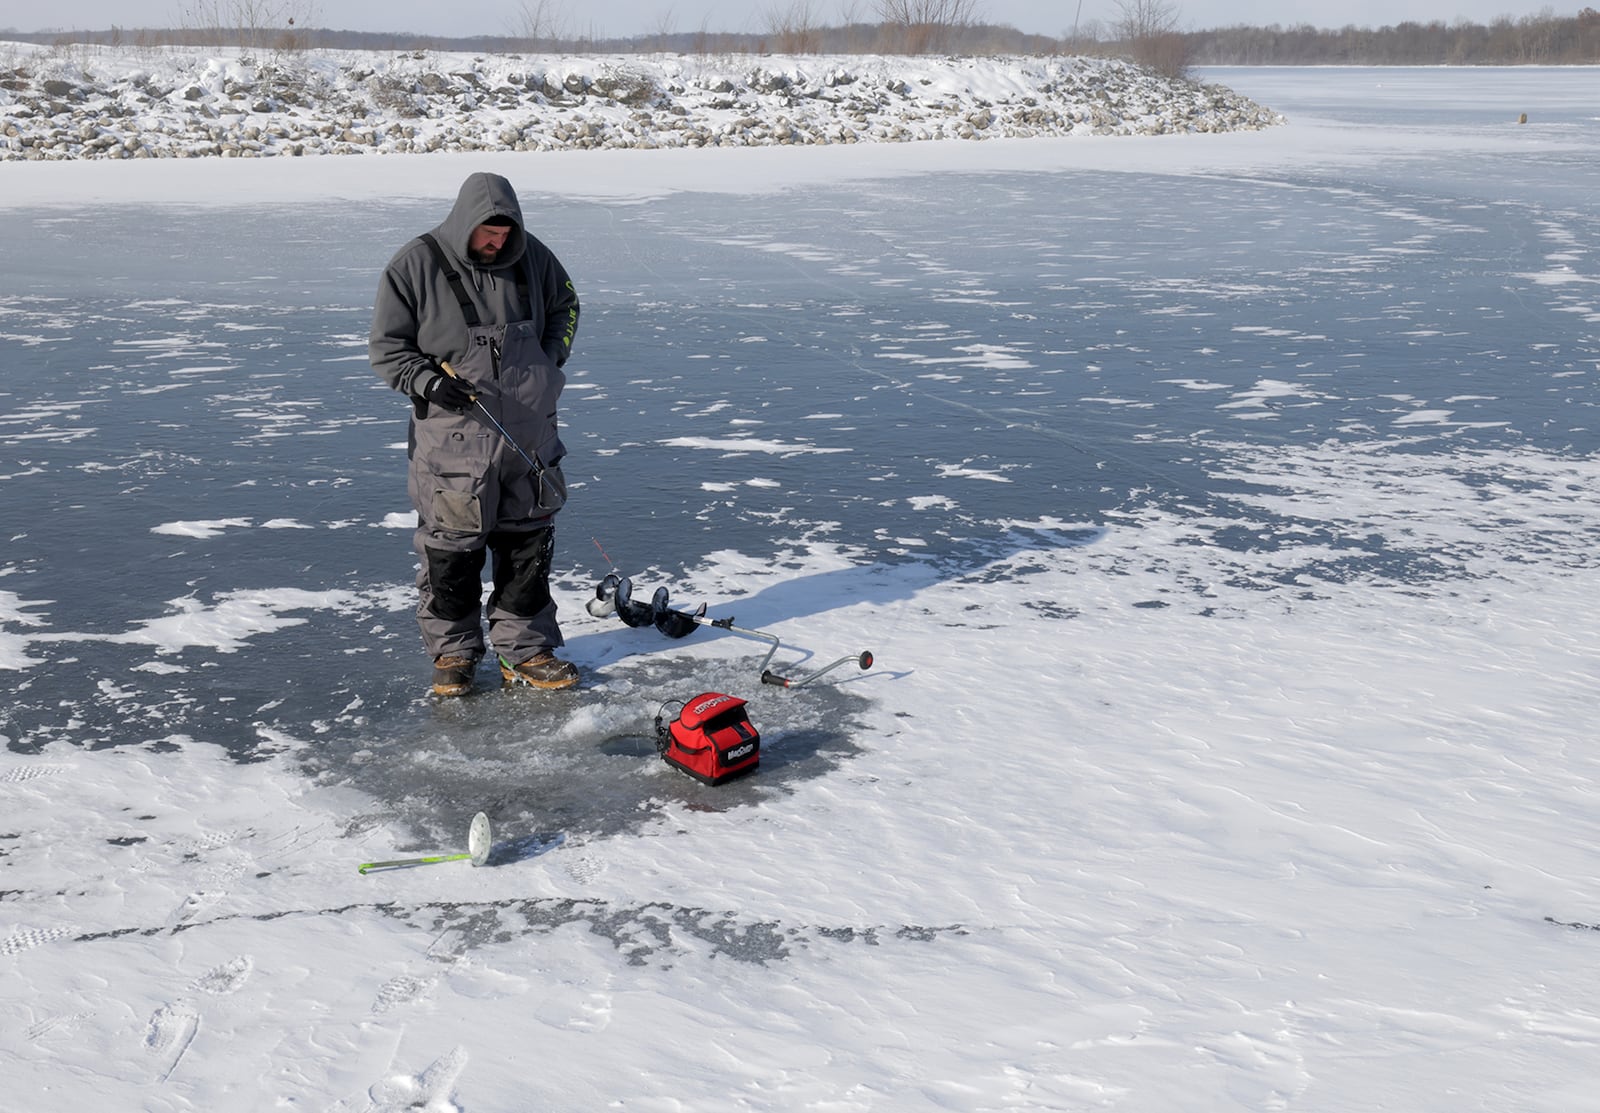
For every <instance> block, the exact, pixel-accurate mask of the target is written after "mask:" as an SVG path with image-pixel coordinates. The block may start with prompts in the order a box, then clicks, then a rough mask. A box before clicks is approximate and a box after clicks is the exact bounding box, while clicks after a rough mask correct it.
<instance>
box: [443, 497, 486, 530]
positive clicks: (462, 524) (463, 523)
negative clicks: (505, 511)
mask: <svg viewBox="0 0 1600 1113" xmlns="http://www.w3.org/2000/svg"><path fill="white" fill-rule="evenodd" d="M433 523H434V525H435V526H437V527H438V528H439V529H443V530H450V531H451V532H454V533H481V532H483V506H482V504H480V503H479V502H478V496H477V495H476V494H474V493H473V492H472V491H454V490H451V489H450V488H448V487H440V486H435V487H434V489H433Z"/></svg>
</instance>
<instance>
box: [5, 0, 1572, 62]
mask: <svg viewBox="0 0 1600 1113" xmlns="http://www.w3.org/2000/svg"><path fill="white" fill-rule="evenodd" d="M1156 2H1157V3H1158V5H1159V4H1161V3H1162V2H1163V0H1156ZM1173 10H1175V8H1174V9H1173ZM289 23H290V24H293V23H294V20H292V19H291V20H290V21H289ZM531 29H532V28H530V30H531ZM907 30H908V29H907V28H906V27H905V26H897V25H893V24H870V23H851V24H848V25H846V26H840V27H823V26H816V25H812V24H809V23H808V24H804V25H796V24H795V23H793V22H785V21H782V20H774V21H773V25H772V26H771V27H770V28H769V29H768V30H767V31H765V32H726V33H723V32H710V31H705V30H701V31H685V32H673V31H665V30H664V31H660V32H656V33H652V34H648V35H640V36H635V37H632V38H599V37H593V36H582V35H577V36H573V35H536V34H529V35H516V34H507V35H479V36H470V37H465V38H444V37H440V36H436V35H413V34H401V33H394V32H366V31H337V30H330V29H326V28H317V27H307V26H303V25H302V26H298V27H296V26H287V27H285V26H278V27H265V26H253V27H219V26H187V27H181V28H135V29H129V28H121V27H112V28H110V29H108V30H104V31H51V32H21V31H11V30H6V29H3V28H0V39H8V40H13V41H19V42H35V43H43V44H47V45H57V46H65V45H69V44H73V43H93V44H101V45H109V46H131V47H139V48H154V47H162V46H199V47H213V48H214V47H223V46H238V47H242V48H247V49H256V50H272V51H293V50H306V49H342V50H378V51H403V50H409V51H417V50H433V51H463V52H473V53H485V52H487V53H514V52H518V51H540V52H547V53H571V54H585V53H590V54H601V53H604V54H638V53H650V52H658V51H659V52H670V53H679V54H691V55H702V56H705V55H717V54H769V53H783V54H789V53H817V54H906V53H944V54H974V55H995V54H1025V55H1051V54H1090V55H1101V56H1126V57H1133V58H1134V59H1136V60H1139V61H1145V62H1150V63H1152V64H1155V65H1156V66H1157V68H1163V69H1168V70H1174V71H1182V70H1183V69H1186V68H1187V67H1188V66H1191V65H1199V66H1238V65H1368V66H1382V65H1527V64H1543V65H1570V64H1597V63H1600V12H1597V11H1596V10H1595V9H1594V8H1589V7H1586V8H1584V9H1583V10H1582V11H1580V12H1578V13H1577V14H1576V15H1572V16H1556V15H1553V14H1551V12H1550V10H1549V9H1546V10H1545V12H1544V13H1543V14H1541V15H1537V16H1524V17H1522V18H1520V19H1512V18H1511V17H1509V16H1505V17H1501V18H1500V19H1497V20H1495V21H1493V22H1492V23H1490V24H1488V25H1482V24H1476V23H1470V22H1466V21H1457V22H1454V23H1448V24H1447V23H1444V22H1442V21H1434V22H1430V23H1414V22H1406V23H1400V24H1397V25H1395V26H1392V27H1378V28H1363V27H1353V26H1352V27H1345V28H1342V29H1340V30H1329V29H1324V28H1317V27H1312V26H1310V25H1308V24H1302V25H1299V26H1294V27H1283V26H1280V25H1277V24H1273V25H1272V26H1268V27H1246V26H1238V27H1224V28H1218V29H1215V30H1208V31H1176V30H1173V29H1171V28H1170V27H1169V28H1166V29H1163V30H1162V32H1161V33H1160V34H1159V35H1156V34H1152V35H1149V36H1143V37H1141V36H1137V35H1136V36H1133V37H1132V38H1130V37H1129V36H1128V35H1127V34H1118V33H1117V32H1118V30H1127V27H1126V25H1124V27H1123V28H1120V29H1119V28H1113V27H1107V26H1105V25H1103V24H1100V23H1098V22H1096V23H1089V24H1086V25H1084V26H1082V27H1080V28H1079V29H1078V30H1077V33H1076V34H1067V35H1063V36H1062V37H1060V38H1055V37H1051V36H1049V35H1029V34H1024V33H1023V32H1021V31H1018V30H1016V29H1014V28H1011V27H1004V26H996V25H992V24H985V23H978V22H969V23H962V24H950V25H944V24H941V25H937V26H934V27H932V28H928V27H924V28H922V29H921V30H922V34H920V35H916V36H908V34H907Z"/></svg>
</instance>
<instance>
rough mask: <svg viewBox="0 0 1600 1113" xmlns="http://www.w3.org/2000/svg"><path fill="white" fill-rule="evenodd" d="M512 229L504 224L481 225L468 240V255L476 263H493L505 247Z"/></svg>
mask: <svg viewBox="0 0 1600 1113" xmlns="http://www.w3.org/2000/svg"><path fill="white" fill-rule="evenodd" d="M510 236H511V229H510V228H509V227H508V226H506V225H503V224H480V225H478V226H477V227H476V228H474V229H473V230H472V236H471V237H470V238H469V239H468V240H467V254H468V255H470V256H472V260H473V262H475V263H492V262H494V261H495V259H496V258H497V257H498V256H499V255H500V249H501V248H503V247H505V245H506V240H507V239H508V238H510Z"/></svg>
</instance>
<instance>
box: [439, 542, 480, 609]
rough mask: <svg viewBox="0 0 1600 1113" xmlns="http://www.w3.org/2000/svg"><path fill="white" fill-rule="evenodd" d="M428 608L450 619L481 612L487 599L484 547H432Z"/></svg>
mask: <svg viewBox="0 0 1600 1113" xmlns="http://www.w3.org/2000/svg"><path fill="white" fill-rule="evenodd" d="M427 553H428V587H429V589H430V591H431V593H432V596H433V597H432V598H431V599H430V600H429V602H428V610H429V612H430V613H432V614H433V615H434V617H436V618H442V619H444V620H445V621H446V622H459V621H460V620H461V619H463V618H469V617H471V616H472V615H475V614H477V613H478V607H479V604H480V602H481V601H482V599H483V550H482V549H479V550H478V551H477V552H475V553H458V552H451V551H449V550H447V549H429V550H427Z"/></svg>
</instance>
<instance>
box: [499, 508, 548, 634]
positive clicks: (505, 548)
mask: <svg viewBox="0 0 1600 1113" xmlns="http://www.w3.org/2000/svg"><path fill="white" fill-rule="evenodd" d="M489 548H490V549H491V550H492V551H493V552H494V585H495V591H494V598H493V599H492V600H490V607H491V608H493V607H495V606H499V607H500V608H502V609H503V610H507V611H510V612H511V613H512V614H515V615H525V616H527V615H536V614H538V613H539V612H540V611H542V610H544V609H545V607H547V606H549V605H550V564H551V561H552V560H553V559H554V558H555V550H556V535H555V530H553V529H540V530H534V531H532V532H531V533H497V534H492V535H491V536H490V538H489Z"/></svg>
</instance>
